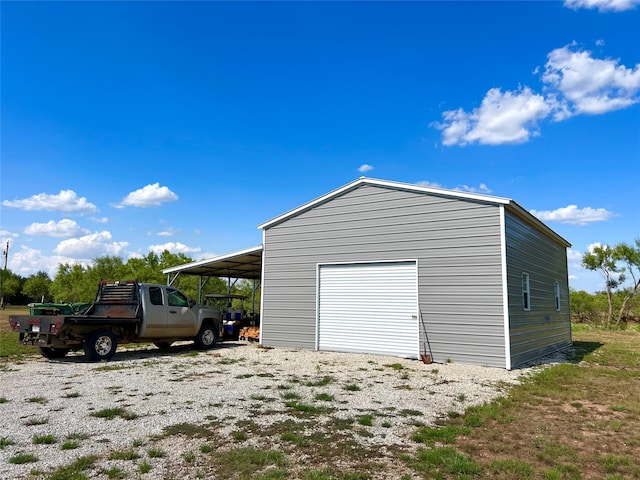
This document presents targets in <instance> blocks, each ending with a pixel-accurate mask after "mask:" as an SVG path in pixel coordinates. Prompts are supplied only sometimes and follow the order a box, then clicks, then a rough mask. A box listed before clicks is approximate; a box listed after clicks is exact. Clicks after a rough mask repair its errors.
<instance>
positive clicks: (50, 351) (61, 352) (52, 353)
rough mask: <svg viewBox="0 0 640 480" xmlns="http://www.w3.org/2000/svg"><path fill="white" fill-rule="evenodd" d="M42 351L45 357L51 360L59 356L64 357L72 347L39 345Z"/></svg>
mask: <svg viewBox="0 0 640 480" xmlns="http://www.w3.org/2000/svg"><path fill="white" fill-rule="evenodd" d="M39 348H40V353H41V354H42V356H43V357H44V358H48V359H49V360H56V359H58V358H64V357H65V356H66V355H67V353H69V351H70V350H71V349H69V348H56V347H39Z"/></svg>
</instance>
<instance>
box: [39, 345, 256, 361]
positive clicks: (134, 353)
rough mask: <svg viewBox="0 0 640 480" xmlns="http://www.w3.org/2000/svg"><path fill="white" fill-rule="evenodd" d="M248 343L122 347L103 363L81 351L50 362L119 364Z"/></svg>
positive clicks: (221, 348)
mask: <svg viewBox="0 0 640 480" xmlns="http://www.w3.org/2000/svg"><path fill="white" fill-rule="evenodd" d="M246 346H247V343H245V342H234V341H229V340H227V341H224V342H220V343H218V344H217V345H216V346H215V348H213V349H211V350H198V349H197V348H196V347H195V345H194V344H193V343H190V342H189V343H177V344H176V345H172V346H171V348H169V349H160V348H156V347H154V346H146V347H129V349H127V347H122V350H117V351H116V354H115V355H114V356H113V357H112V358H111V359H109V360H106V361H102V362H91V361H89V360H88V359H87V357H86V356H85V355H84V354H83V353H82V351H81V350H80V351H79V352H76V353H75V354H74V353H71V354H69V355H67V356H66V357H64V358H60V359H55V360H48V361H49V362H60V363H96V364H103V363H117V362H124V361H130V360H143V359H152V358H160V357H174V356H178V355H182V356H184V355H191V354H192V352H193V353H203V354H204V353H211V354H214V356H215V354H216V353H221V352H224V351H225V350H230V349H235V348H242V347H246Z"/></svg>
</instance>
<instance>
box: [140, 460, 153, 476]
mask: <svg viewBox="0 0 640 480" xmlns="http://www.w3.org/2000/svg"><path fill="white" fill-rule="evenodd" d="M152 468H153V466H152V465H151V464H150V463H149V462H147V461H146V460H143V461H142V463H141V464H140V465H138V471H139V472H140V473H142V474H143V475H144V474H145V473H149V472H150V471H151V469H152Z"/></svg>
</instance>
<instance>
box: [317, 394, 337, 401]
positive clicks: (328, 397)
mask: <svg viewBox="0 0 640 480" xmlns="http://www.w3.org/2000/svg"><path fill="white" fill-rule="evenodd" d="M315 399H316V400H318V401H321V402H333V400H334V396H333V395H329V394H328V393H318V394H317V395H316V396H315Z"/></svg>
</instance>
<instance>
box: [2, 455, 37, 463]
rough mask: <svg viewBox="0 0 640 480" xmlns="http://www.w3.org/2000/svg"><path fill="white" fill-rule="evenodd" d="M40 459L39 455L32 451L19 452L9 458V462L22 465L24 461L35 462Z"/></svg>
mask: <svg viewBox="0 0 640 480" xmlns="http://www.w3.org/2000/svg"><path fill="white" fill-rule="evenodd" d="M37 461H38V457H36V456H35V455H33V454H32V453H19V454H17V455H14V456H13V457H11V458H9V460H8V462H9V463H13V464H14V465H21V464H23V463H34V462H37Z"/></svg>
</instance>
